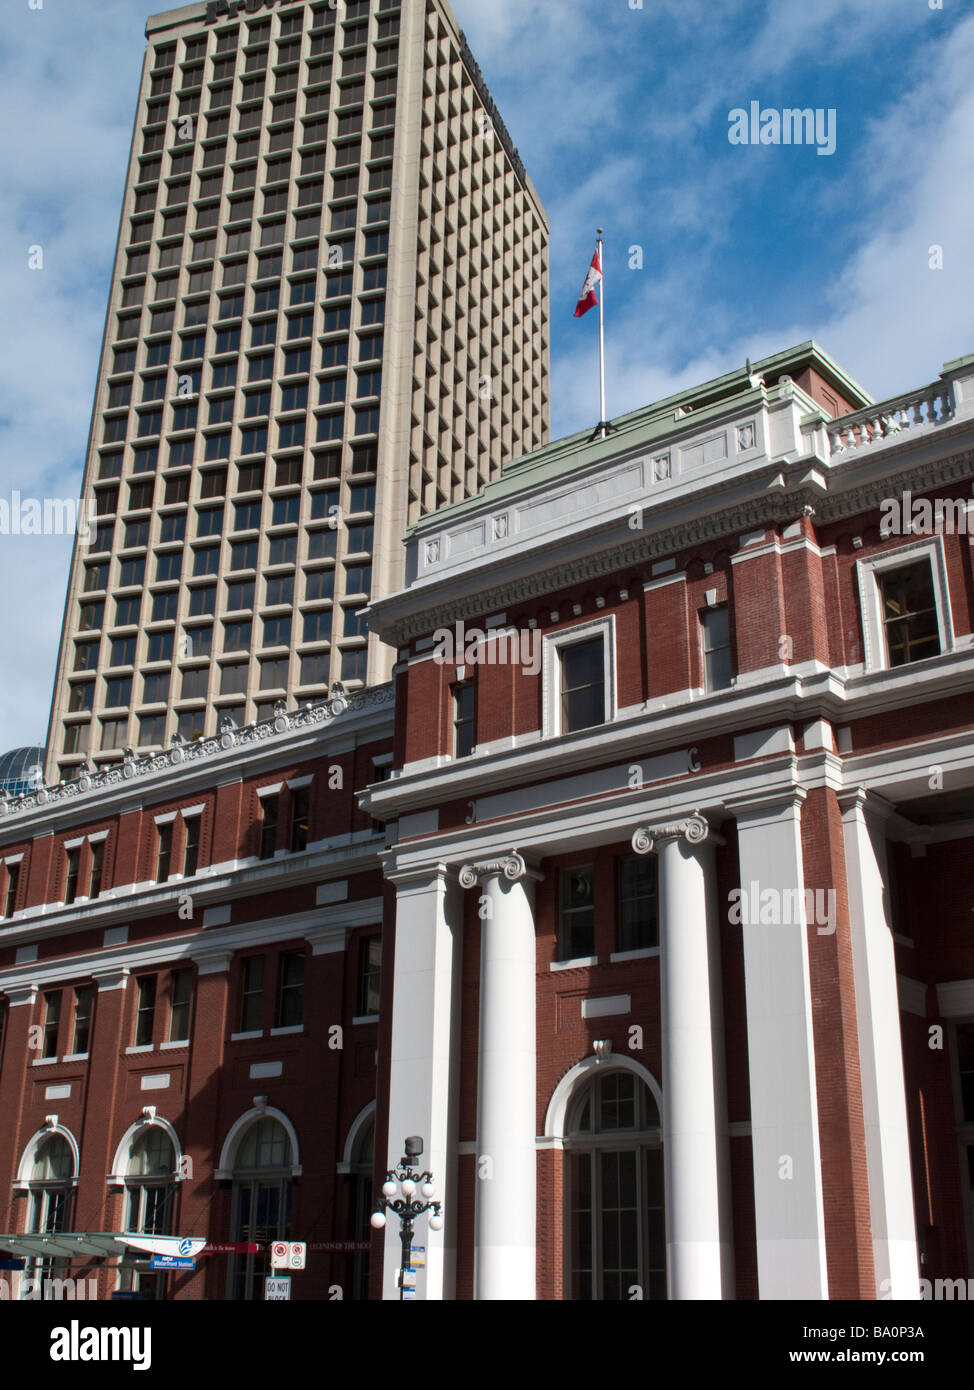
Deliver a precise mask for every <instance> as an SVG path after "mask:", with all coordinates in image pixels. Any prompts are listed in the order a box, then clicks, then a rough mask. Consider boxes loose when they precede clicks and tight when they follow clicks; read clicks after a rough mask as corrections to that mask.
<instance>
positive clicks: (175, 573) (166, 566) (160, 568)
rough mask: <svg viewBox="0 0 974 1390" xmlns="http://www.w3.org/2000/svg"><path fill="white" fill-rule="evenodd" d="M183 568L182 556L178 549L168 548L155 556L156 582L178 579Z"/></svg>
mask: <svg viewBox="0 0 974 1390" xmlns="http://www.w3.org/2000/svg"><path fill="white" fill-rule="evenodd" d="M182 568H183V557H182V555H181V554H180V553H179V551H178V550H170V551H168V552H167V553H166V554H165V555H159V556H157V557H156V583H157V584H162V583H165V582H166V581H168V580H171V579H178V578H179V576H180V574H181V572H182Z"/></svg>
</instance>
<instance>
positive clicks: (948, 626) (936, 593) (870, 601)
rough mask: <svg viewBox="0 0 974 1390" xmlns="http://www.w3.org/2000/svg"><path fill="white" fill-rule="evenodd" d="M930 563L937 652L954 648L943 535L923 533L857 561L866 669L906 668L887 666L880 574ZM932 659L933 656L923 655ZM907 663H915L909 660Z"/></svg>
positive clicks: (895, 669) (904, 667)
mask: <svg viewBox="0 0 974 1390" xmlns="http://www.w3.org/2000/svg"><path fill="white" fill-rule="evenodd" d="M922 559H927V560H929V562H930V573H931V576H932V579H933V597H934V603H935V604H936V606H937V631H938V633H939V636H940V655H941V656H944V655H946V653H947V652H952V651H953V650H954V622H953V618H952V616H951V612H950V589H949V586H948V584H947V563H946V558H945V555H944V542H943V537H942V536H924V537H923V538H922V539H918V540H915V541H908V542H907V543H906V544H905V545H898V546H895V547H894V548H893V549H891V550H886V551H884V552H883V553H882V554H881V555H873V556H871V557H870V559H868V560H858V561H857V562H856V576H857V579H858V582H859V603H860V608H861V611H862V637H863V657H864V664H865V668H866V671H867V672H871V671H897V672H898V671H905V670H907V666H890V664H889V655H888V653H887V650H886V625H885V623H884V622H883V604H882V591H881V587H880V582H879V579H880V575H882V574H885V573H886V572H887V571H888V570H897V569H903V568H904V566H906V565H910V564H913V563H914V562H915V561H917V560H922ZM926 659H927V660H932V658H929V657H928V658H926ZM908 665H909V666H914V665H916V662H909V663H908Z"/></svg>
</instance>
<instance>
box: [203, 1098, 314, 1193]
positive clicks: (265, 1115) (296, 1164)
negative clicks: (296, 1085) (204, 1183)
mask: <svg viewBox="0 0 974 1390" xmlns="http://www.w3.org/2000/svg"><path fill="white" fill-rule="evenodd" d="M259 1099H261V1097H259V1096H258V1100H259ZM264 1119H271V1120H277V1122H278V1124H279V1125H281V1126H282V1127H283V1129H284V1130H285V1132H286V1133H287V1137H288V1138H289V1139H290V1141H291V1154H292V1156H293V1159H294V1161H293V1163H292V1164H291V1176H292V1177H295V1178H299V1177H300V1176H301V1163H300V1158H301V1154H300V1150H299V1148H298V1135H297V1130H296V1129H295V1128H294V1125H293V1124H292V1123H291V1121H290V1120H289V1119H288V1117H287V1116H286V1115H285V1113H284V1111H283V1110H277V1109H276V1108H275V1107H274V1106H273V1105H255V1106H253V1107H252V1108H251V1109H250V1110H246V1111H245V1112H244V1113H243V1114H242V1115H240V1116H238V1118H237V1119H236V1120H234V1122H233V1124H232V1125H231V1126H230V1129H229V1131H228V1132H227V1137H226V1139H224V1141H223V1148H222V1149H221V1150H220V1162H219V1164H218V1166H217V1168H216V1170H215V1171H214V1173H213V1176H214V1178H217V1179H220V1180H221V1181H224V1182H225V1181H227V1180H228V1179H230V1178H232V1177H233V1165H234V1162H235V1160H236V1157H237V1150H238V1148H239V1147H240V1143H241V1140H242V1139H243V1137H244V1135H245V1133H246V1132H247V1130H248V1129H249V1128H250V1126H251V1125H252V1124H254V1123H255V1122H256V1121H257V1120H264Z"/></svg>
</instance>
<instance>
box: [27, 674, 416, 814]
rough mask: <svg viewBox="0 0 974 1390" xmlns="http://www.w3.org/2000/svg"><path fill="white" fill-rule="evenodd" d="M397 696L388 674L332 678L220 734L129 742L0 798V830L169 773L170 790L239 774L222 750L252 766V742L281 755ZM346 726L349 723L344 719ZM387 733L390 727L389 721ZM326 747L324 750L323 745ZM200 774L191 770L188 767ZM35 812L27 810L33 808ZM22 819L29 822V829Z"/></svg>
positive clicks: (145, 786)
mask: <svg viewBox="0 0 974 1390" xmlns="http://www.w3.org/2000/svg"><path fill="white" fill-rule="evenodd" d="M394 703H395V692H394V687H393V685H392V682H388V683H387V684H385V685H378V686H372V687H369V688H367V689H365V690H360V691H356V692H355V693H354V694H352V695H348V694H347V693H346V692H345V690H344V688H343V687H342V686H341V685H340V684H338V683H336V684H335V685H333V686H332V688H331V692H330V693H329V695H328V696H327V698H324V699H321V700H317V701H314V702H313V703H310V704H307V705H302V706H301V707H300V708H299V709H296V710H287V709H285V708H284V707H283V706H284V702H283V701H280V702H279V706H278V708H277V710H276V712H275V714H274V715H273V716H272V717H271V718H270V719H264V720H261V721H259V722H257V723H255V724H248V725H246V726H245V727H243V728H237V727H235V726H234V725H233V724H232V723H230V722H229V721H223V722H222V723H221V729H220V733H219V736H218V737H214V738H206V739H199V740H196V741H195V742H193V743H183V742H180V741H178V739H176V738H175V737H174V739H173V741H172V743H171V745H170V747H169V748H168V749H166V750H165V751H163V752H160V753H151V754H146V755H145V756H143V757H139V756H138V755H137V754H136V753H135V752H133V750H132V749H126V753H125V757H124V759H123V761H122V762H121V763H114V764H112V765H111V766H110V767H106V768H104V769H103V770H101V771H98V772H88V771H85V772H83V773H82V775H81V776H80V777H77V778H75V779H74V780H72V781H70V782H59V783H58V784H57V785H56V786H53V787H40V788H38V789H37V790H36V791H33V792H30V793H28V794H27V795H26V796H21V797H17V798H16V799H13V800H10V801H4V800H0V834H4V833H5V832H6V831H7V830H9V829H12V828H13V827H14V826H16V827H17V830H18V831H20V830H23V833H24V834H36V833H38V831H37V828H36V821H37V819H43V818H44V817H45V816H46V815H48V814H53V815H56V816H57V817H58V820H59V825H60V824H63V823H64V822H63V819H62V818H63V817H64V816H65V814H70V813H71V812H72V811H73V810H74V808H75V807H77V808H78V810H79V812H80V813H81V814H82V815H84V816H91V815H94V814H98V813H100V812H102V811H103V810H104V813H105V814H115V813H116V811H117V809H118V808H113V810H112V811H111V812H109V811H107V809H105V808H104V804H103V803H104V801H105V800H106V799H107V800H109V801H114V799H115V798H116V797H117V796H119V795H120V796H121V797H122V798H124V799H130V800H135V801H140V800H141V799H144V798H145V797H146V796H151V795H153V794H154V793H155V794H156V795H159V796H161V795H162V793H163V792H164V790H165V789H166V788H167V787H168V786H169V785H170V783H171V782H172V781H173V780H177V781H178V780H179V779H181V778H183V777H185V778H186V779H187V785H185V786H180V787H179V788H178V790H176V791H175V792H174V793H173V794H174V795H184V794H188V793H189V792H190V791H191V790H192V788H193V787H194V786H195V785H196V782H197V781H198V780H200V779H202V780H203V781H204V782H205V783H206V785H208V786H212V785H217V784H223V783H225V782H229V781H239V780H240V776H241V774H240V773H239V772H237V771H235V770H233V768H232V765H231V766H228V765H227V762H226V761H224V762H223V764H222V765H221V764H220V762H219V761H218V760H219V759H220V758H221V756H223V755H226V754H228V753H230V752H232V751H233V750H235V749H239V750H240V751H241V752H242V753H243V754H245V755H246V756H247V759H248V771H250V772H253V771H256V770H257V765H256V764H255V762H254V761H253V754H254V752H255V751H256V750H258V749H259V750H261V751H264V750H265V749H266V751H267V752H268V754H269V755H270V756H271V758H272V759H274V760H276V761H281V760H284V759H286V758H287V756H288V755H289V753H291V752H292V750H293V748H294V745H296V744H299V743H300V741H301V739H302V737H303V736H305V735H309V734H310V735H311V737H312V738H315V737H317V736H318V735H324V734H325V733H328V734H341V735H347V734H348V733H350V732H351V731H352V728H354V727H355V726H357V725H359V724H360V723H365V722H367V720H368V717H369V716H370V715H372V714H373V713H375V712H379V713H381V712H383V711H385V710H389V711H390V712H391V710H392V707H393V705H394ZM350 726H351V727H350ZM390 733H391V729H390ZM326 751H327V749H324V750H323V752H326ZM194 773H197V774H199V776H198V777H194V776H193V774H194ZM32 812H34V813H36V816H31V813H32ZM28 824H29V825H30V829H29V830H28Z"/></svg>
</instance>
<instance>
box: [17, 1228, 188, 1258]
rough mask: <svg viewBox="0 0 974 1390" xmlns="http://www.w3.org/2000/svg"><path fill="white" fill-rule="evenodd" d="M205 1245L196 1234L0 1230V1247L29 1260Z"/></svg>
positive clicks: (160, 1251)
mask: <svg viewBox="0 0 974 1390" xmlns="http://www.w3.org/2000/svg"><path fill="white" fill-rule="evenodd" d="M205 1245H206V1241H205V1239H203V1238H201V1237H199V1236H140V1235H125V1234H124V1233H123V1232H121V1231H28V1232H18V1233H17V1234H16V1235H14V1234H10V1233H4V1232H0V1250H9V1251H10V1253H11V1255H18V1256H21V1257H23V1258H24V1259H28V1260H55V1259H56V1260H72V1259H73V1260H83V1259H89V1260H90V1259H107V1260H110V1259H118V1258H120V1257H121V1256H124V1255H128V1254H129V1253H130V1252H133V1251H134V1252H135V1253H136V1254H137V1255H138V1256H140V1257H143V1258H144V1257H145V1255H147V1254H156V1255H179V1254H182V1255H187V1256H196V1255H198V1254H200V1252H201V1251H202V1250H203V1247H204V1246H205Z"/></svg>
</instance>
